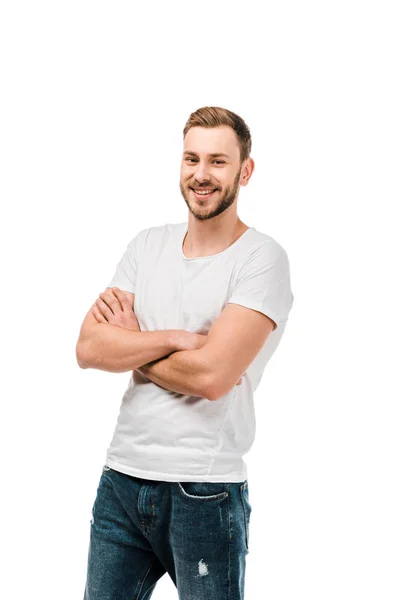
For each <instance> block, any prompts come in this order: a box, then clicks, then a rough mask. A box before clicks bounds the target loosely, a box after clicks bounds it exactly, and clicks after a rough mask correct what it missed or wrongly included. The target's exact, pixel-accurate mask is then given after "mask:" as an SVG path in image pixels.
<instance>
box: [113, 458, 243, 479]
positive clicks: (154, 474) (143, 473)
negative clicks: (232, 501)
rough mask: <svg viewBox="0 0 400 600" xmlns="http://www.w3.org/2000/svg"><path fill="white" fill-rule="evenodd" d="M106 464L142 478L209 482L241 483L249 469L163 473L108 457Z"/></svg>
mask: <svg viewBox="0 0 400 600" xmlns="http://www.w3.org/2000/svg"><path fill="white" fill-rule="evenodd" d="M105 465H106V466H107V467H111V469H114V470H115V471H119V472H120V473H124V474H125V475H132V476H133V477H139V478H140V479H151V480H154V481H169V482H178V481H180V482H181V481H192V482H199V481H201V482H209V483H239V482H242V481H245V480H246V479H247V470H246V469H244V471H243V472H242V473H240V474H238V473H229V475H219V474H216V475H203V476H201V475H187V474H185V473H178V474H176V473H174V474H172V473H165V472H163V473H161V472H158V471H147V470H142V469H138V468H136V467H130V466H127V465H123V464H121V463H119V462H116V461H114V460H110V459H108V458H107V460H106V463H105Z"/></svg>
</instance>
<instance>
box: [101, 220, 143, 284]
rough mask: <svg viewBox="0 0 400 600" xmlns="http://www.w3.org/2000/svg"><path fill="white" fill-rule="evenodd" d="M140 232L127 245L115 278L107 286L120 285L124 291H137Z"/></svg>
mask: <svg viewBox="0 0 400 600" xmlns="http://www.w3.org/2000/svg"><path fill="white" fill-rule="evenodd" d="M140 233H141V232H139V233H138V234H137V235H136V236H135V237H134V238H133V239H132V240H131V241H130V242H129V244H128V245H127V247H126V250H125V252H124V254H123V255H122V257H121V259H120V261H119V263H118V264H117V266H116V269H115V272H114V275H113V278H112V279H111V281H110V283H109V284H108V285H107V286H106V287H118V288H120V289H121V290H123V291H124V292H131V293H132V294H135V293H136V276H137V266H138V245H139V240H138V238H139V235H140Z"/></svg>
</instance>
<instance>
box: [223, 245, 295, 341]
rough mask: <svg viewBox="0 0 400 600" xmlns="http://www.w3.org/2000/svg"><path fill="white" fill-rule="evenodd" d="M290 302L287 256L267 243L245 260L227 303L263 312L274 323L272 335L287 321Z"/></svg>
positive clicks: (276, 246) (292, 297) (282, 249)
mask: <svg viewBox="0 0 400 600" xmlns="http://www.w3.org/2000/svg"><path fill="white" fill-rule="evenodd" d="M293 300H294V296H293V293H292V290H291V285H290V266H289V260H288V256H287V253H286V251H285V250H284V248H282V246H280V245H279V244H273V245H272V244H270V243H267V244H262V245H260V246H258V247H256V248H255V249H254V250H253V251H252V252H251V253H250V256H248V257H247V258H246V259H245V262H244V264H243V265H242V266H241V268H240V270H239V273H238V277H237V281H236V284H235V286H234V289H233V292H232V295H231V296H230V298H229V299H228V303H233V304H240V305H242V306H246V307H247V308H252V309H253V310H257V311H259V312H262V313H263V314H265V315H267V317H269V318H270V319H272V320H273V321H274V322H275V327H274V329H273V331H275V330H276V329H277V327H279V325H280V324H282V323H285V322H286V321H287V318H288V315H289V312H290V310H291V308H292V304H293Z"/></svg>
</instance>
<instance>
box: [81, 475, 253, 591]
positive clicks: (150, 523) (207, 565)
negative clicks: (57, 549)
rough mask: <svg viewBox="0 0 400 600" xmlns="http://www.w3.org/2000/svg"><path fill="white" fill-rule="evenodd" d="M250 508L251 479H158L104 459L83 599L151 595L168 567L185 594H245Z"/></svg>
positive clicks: (92, 522)
mask: <svg viewBox="0 0 400 600" xmlns="http://www.w3.org/2000/svg"><path fill="white" fill-rule="evenodd" d="M250 513H251V505H250V503H249V489H248V481H247V479H246V480H245V481H243V482H238V483H209V482H208V483H204V482H169V481H155V480H151V479H141V478H139V477H133V476H131V475H126V474H125V473H120V472H119V471H115V470H114V469H111V468H110V467H108V466H106V465H105V466H104V467H103V472H102V474H101V477H100V482H99V485H98V488H97V494H96V499H95V502H94V505H93V508H92V520H91V522H90V523H91V524H90V545H89V552H88V565H87V579H86V587H85V595H84V600H148V599H149V598H150V597H151V595H152V593H153V591H154V588H155V586H156V583H157V581H158V580H159V579H160V577H162V576H163V575H164V573H166V572H167V571H168V574H169V575H170V577H171V579H172V581H173V582H174V584H175V586H176V588H177V590H178V595H179V599H180V600H243V598H244V580H245V567H246V555H247V554H248V552H249V550H248V548H249V523H250Z"/></svg>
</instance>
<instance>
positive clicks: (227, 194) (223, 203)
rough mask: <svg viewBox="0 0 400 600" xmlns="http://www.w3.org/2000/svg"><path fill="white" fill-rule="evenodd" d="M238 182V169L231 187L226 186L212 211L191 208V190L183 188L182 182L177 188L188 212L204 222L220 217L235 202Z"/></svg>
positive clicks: (203, 185) (204, 208)
mask: <svg viewBox="0 0 400 600" xmlns="http://www.w3.org/2000/svg"><path fill="white" fill-rule="evenodd" d="M239 181H240V169H239V172H238V173H237V175H236V176H235V179H234V181H233V183H232V185H229V186H226V188H225V189H224V190H223V191H222V194H221V197H220V199H219V200H218V201H217V206H215V207H214V208H213V209H212V210H210V209H207V208H206V207H203V208H201V209H200V210H197V209H196V206H195V205H194V204H193V206H192V205H191V204H190V201H189V194H190V193H191V190H190V189H189V188H186V187H184V186H183V184H182V182H180V183H179V187H180V190H181V194H182V196H183V199H184V201H185V202H186V205H187V207H188V209H189V210H190V212H191V213H192V215H193V216H194V217H196V219H199V221H205V220H206V219H212V218H214V217H216V216H217V215H220V214H221V213H223V212H224V211H225V210H226V209H227V208H229V207H230V206H232V204H233V203H234V202H235V200H236V197H237V194H238V191H239V185H240V184H239ZM207 185H209V184H207ZM200 187H205V184H204V183H203V184H202V185H201V186H199V188H200ZM214 193H216V194H219V193H221V192H220V190H218V191H217V192H214Z"/></svg>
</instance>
